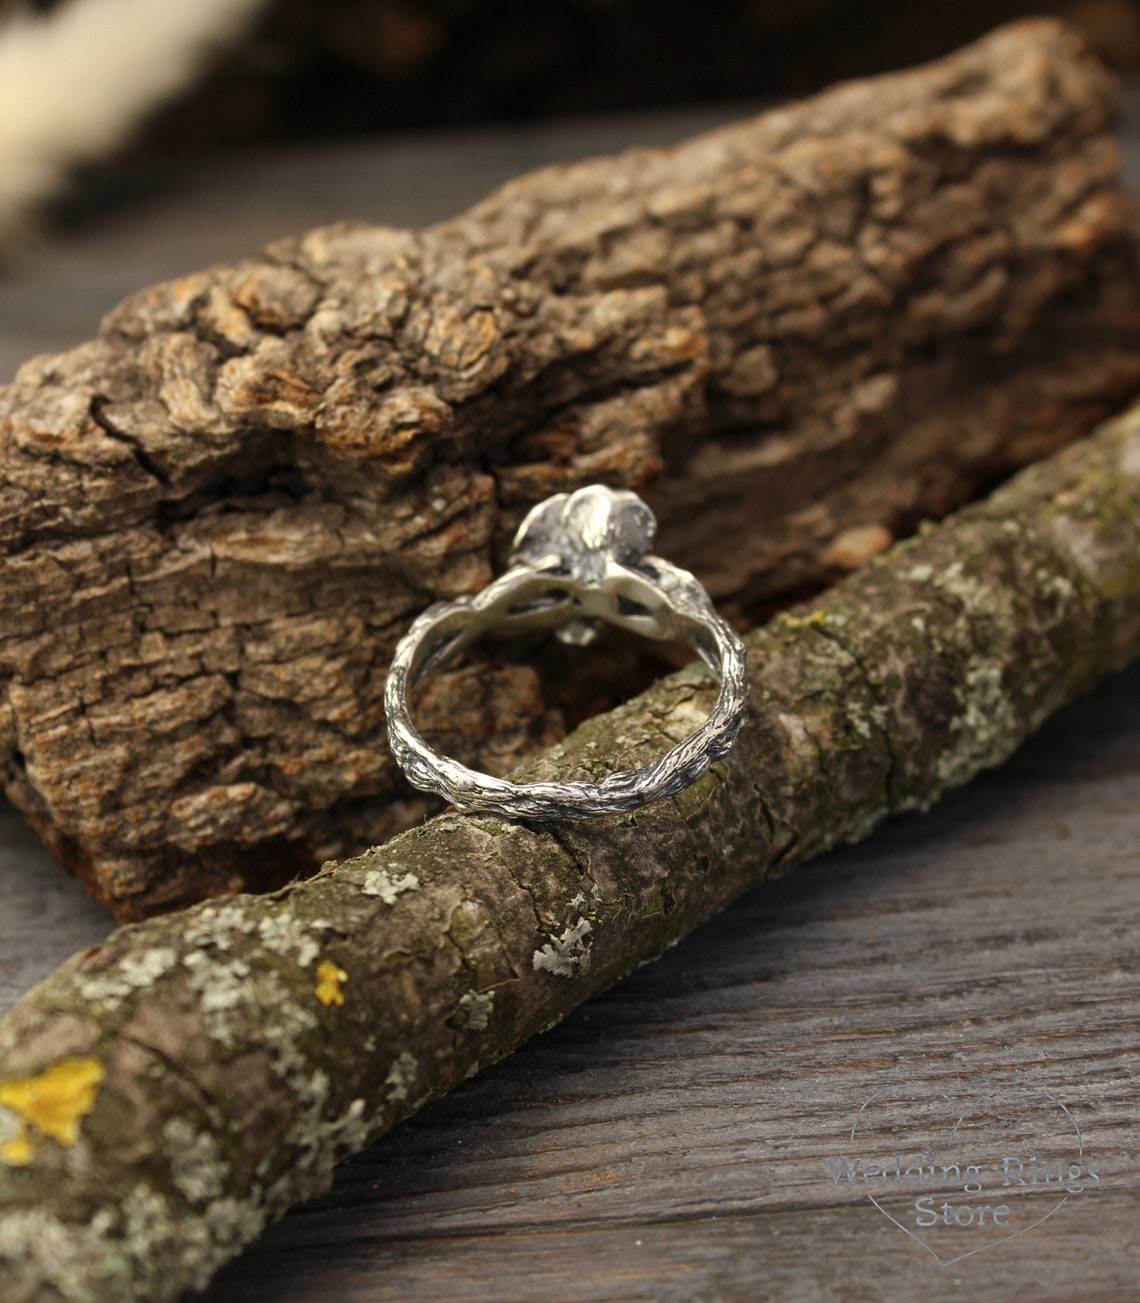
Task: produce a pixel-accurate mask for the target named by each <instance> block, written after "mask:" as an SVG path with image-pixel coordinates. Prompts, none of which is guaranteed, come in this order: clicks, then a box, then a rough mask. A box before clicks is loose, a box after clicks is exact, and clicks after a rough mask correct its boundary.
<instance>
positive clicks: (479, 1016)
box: [459, 991, 495, 1032]
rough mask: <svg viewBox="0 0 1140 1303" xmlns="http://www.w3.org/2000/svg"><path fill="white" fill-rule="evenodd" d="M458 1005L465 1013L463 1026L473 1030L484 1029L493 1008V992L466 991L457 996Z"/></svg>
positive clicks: (479, 1030)
mask: <svg viewBox="0 0 1140 1303" xmlns="http://www.w3.org/2000/svg"><path fill="white" fill-rule="evenodd" d="M459 1007H460V1008H461V1009H462V1010H463V1012H464V1014H465V1015H466V1018H465V1022H464V1026H465V1027H467V1028H468V1029H469V1030H470V1031H473V1032H481V1031H484V1030H485V1029H486V1026H487V1022H488V1019H489V1018H490V1017H491V1013H492V1011H493V1010H494V1008H495V993H494V991H466V992H464V994H463V995H461V996H460V997H459Z"/></svg>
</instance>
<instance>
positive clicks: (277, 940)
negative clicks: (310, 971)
mask: <svg viewBox="0 0 1140 1303" xmlns="http://www.w3.org/2000/svg"><path fill="white" fill-rule="evenodd" d="M317 926H319V924H306V923H303V922H302V921H301V920H300V919H299V918H298V917H297V916H296V914H293V913H292V912H291V911H289V910H281V911H279V912H278V913H275V914H269V915H267V916H266V917H265V918H263V919H262V920H261V922H260V923H259V924H258V925H257V935H258V936H259V937H260V938H261V941H262V944H263V945H264V946H265V948H266V949H267V950H271V951H273V953H274V954H275V955H281V956H283V957H290V956H291V957H292V958H293V959H295V960H296V962H297V963H298V964H300V966H301V967H302V968H308V966H309V965H310V964H311V963H312V962H313V960H314V959H316V957H317V955H318V954H320V950H321V943H320V942H319V941H318V940H317V939H316V938H315V937H313V936H310V935H309V931H310V929H311V928H314V927H317Z"/></svg>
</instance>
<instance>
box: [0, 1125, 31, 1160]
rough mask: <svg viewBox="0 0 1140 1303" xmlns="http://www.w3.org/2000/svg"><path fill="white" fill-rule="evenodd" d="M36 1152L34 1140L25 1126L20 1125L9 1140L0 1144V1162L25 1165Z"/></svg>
mask: <svg viewBox="0 0 1140 1303" xmlns="http://www.w3.org/2000/svg"><path fill="white" fill-rule="evenodd" d="M35 1152H36V1142H35V1141H34V1140H33V1139H32V1137H31V1133H30V1132H29V1131H28V1128H27V1127H22V1128H21V1129H20V1131H18V1132H17V1134H16V1135H14V1136H13V1137H12V1139H11V1140H5V1141H4V1143H3V1144H2V1145H0V1163H7V1165H8V1166H9V1167H27V1165H28V1164H29V1163H30V1162H31V1161H32V1156H33V1155H34V1154H35Z"/></svg>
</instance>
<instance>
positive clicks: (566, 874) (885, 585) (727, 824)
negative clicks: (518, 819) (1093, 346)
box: [0, 408, 1140, 1303]
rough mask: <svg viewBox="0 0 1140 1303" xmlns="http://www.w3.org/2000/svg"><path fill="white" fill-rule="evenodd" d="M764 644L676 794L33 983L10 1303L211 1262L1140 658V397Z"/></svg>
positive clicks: (578, 756)
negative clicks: (337, 1171)
mask: <svg viewBox="0 0 1140 1303" xmlns="http://www.w3.org/2000/svg"><path fill="white" fill-rule="evenodd" d="M749 645H750V666H751V676H752V678H751V699H750V708H749V716H748V722H747V724H746V727H745V730H744V732H743V733H742V734H741V736H740V739H739V741H738V743H737V745H736V747H735V749H734V750H733V751H732V752H731V753H730V755H729V756H728V757H727V759H726V760H725V761H723V762H720V763H718V764H717V765H716V766H715V769H714V770H713V771H711V772H710V773H709V774H707V775H706V776H705V777H704V778H703V779H701V780H700V781H699V782H698V783H697V784H696V785H695V786H694V787H692V788H691V789H690V790H689V791H687V792H685V793H683V794H681V795H680V796H678V797H676V798H673V799H671V800H667V801H663V802H659V803H657V804H656V805H653V806H650V807H648V808H647V809H645V810H643V811H640V812H638V813H637V814H635V815H625V816H615V817H609V818H604V819H598V820H596V821H587V822H585V823H582V824H562V825H534V826H527V825H524V824H521V823H510V824H507V823H500V822H497V821H495V820H491V819H487V818H479V817H477V816H467V817H464V816H460V815H458V814H443V815H440V816H438V817H437V818H435V819H434V820H432V821H431V822H429V823H427V824H426V825H424V826H422V827H419V828H416V829H414V830H412V831H409V832H406V833H403V834H401V835H399V836H397V837H396V838H395V839H393V840H392V841H390V842H388V843H387V844H386V845H384V846H381V847H377V848H375V849H373V850H371V851H369V852H367V853H366V854H365V855H363V856H360V857H359V858H355V859H350V860H347V861H345V862H344V863H341V864H330V865H327V866H325V868H324V869H323V870H322V871H321V872H320V873H319V874H318V875H317V876H316V877H314V878H311V879H309V880H307V881H304V882H300V883H297V884H293V885H291V886H289V887H287V888H285V889H283V890H281V891H278V892H276V893H273V894H269V895H262V896H254V895H241V896H237V897H235V898H233V899H232V900H229V901H227V902H206V903H204V904H200V905H197V906H195V907H193V908H191V909H190V910H188V911H186V912H184V913H182V914H178V915H172V916H169V917H166V918H159V919H152V920H150V921H148V922H145V923H140V924H136V925H133V926H131V927H127V928H123V929H121V930H120V931H119V932H117V933H116V934H115V935H114V936H113V937H112V938H111V939H110V940H109V941H108V943H107V944H106V945H105V946H103V947H100V948H97V949H95V950H93V951H89V952H87V953H85V954H82V955H79V956H76V957H75V958H74V959H72V960H70V961H69V962H68V963H67V964H66V965H65V966H64V967H63V968H62V969H61V970H60V971H59V972H58V973H57V974H56V975H55V976H54V977H52V978H50V979H49V980H48V981H47V982H45V983H43V984H42V985H40V986H39V987H37V988H36V989H35V990H34V991H32V992H31V993H30V994H29V995H28V996H26V997H25V999H24V1000H23V1001H22V1002H21V1003H20V1004H19V1005H18V1006H17V1007H16V1008H15V1009H14V1010H13V1011H12V1012H11V1013H10V1015H9V1016H8V1017H7V1018H6V1019H5V1021H4V1022H3V1023H2V1024H0V1060H2V1062H3V1064H4V1067H3V1077H2V1078H0V1106H2V1107H0V1125H2V1126H3V1128H4V1134H3V1136H2V1137H0V1295H2V1296H3V1298H4V1299H5V1300H6V1303H31V1300H36V1303H43V1301H44V1300H53V1299H54V1300H59V1299H68V1300H76V1301H82V1303H91V1301H92V1300H96V1301H97V1300H104V1299H105V1300H108V1303H110V1301H112V1300H113V1301H114V1303H122V1301H123V1300H127V1299H140V1300H142V1299H145V1300H148V1303H154V1301H155V1300H163V1299H172V1298H174V1297H176V1296H177V1295H178V1293H179V1292H180V1291H181V1290H182V1289H183V1288H184V1287H186V1286H194V1285H201V1284H203V1283H204V1282H205V1281H206V1280H207V1279H208V1277H209V1276H210V1274H211V1272H212V1271H213V1270H215V1269H216V1267H217V1266H218V1265H219V1264H220V1263H221V1262H223V1261H225V1260H226V1259H227V1258H228V1257H230V1256H232V1254H234V1253H235V1252H236V1251H237V1250H238V1249H239V1247H240V1246H241V1245H242V1244H243V1243H245V1242H246V1241H248V1240H249V1239H250V1238H252V1237H253V1236H255V1235H256V1234H257V1233H258V1231H259V1229H260V1228H261V1227H262V1226H263V1224H264V1223H265V1221H266V1219H267V1218H270V1217H273V1216H276V1215H278V1214H279V1213H281V1212H282V1211H284V1209H285V1208H287V1207H288V1206H289V1204H291V1203H292V1202H294V1201H295V1200H298V1199H302V1198H305V1197H306V1196H308V1195H311V1194H313V1193H314V1192H316V1191H319V1190H321V1189H323V1188H325V1187H326V1186H327V1184H328V1182H329V1180H330V1175H331V1170H332V1166H333V1164H334V1162H335V1161H336V1160H337V1158H338V1156H340V1155H343V1154H345V1153H347V1152H349V1151H352V1150H356V1149H359V1148H361V1147H362V1146H363V1145H365V1144H367V1143H368V1141H369V1140H370V1139H372V1138H374V1137H376V1136H378V1135H379V1134H380V1133H381V1132H383V1131H384V1130H386V1129H387V1128H388V1127H390V1126H391V1125H392V1124H393V1123H395V1122H396V1121H398V1120H399V1119H401V1118H403V1117H405V1116H407V1115H408V1114H409V1113H410V1112H411V1111H412V1110H414V1109H416V1108H418V1107H419V1106H420V1105H422V1104H423V1103H424V1102H425V1101H427V1100H429V1099H431V1098H433V1097H434V1096H436V1095H438V1094H440V1093H441V1092H443V1091H445V1090H448V1089H449V1088H451V1087H453V1086H455V1085H456V1084H458V1083H459V1082H461V1081H462V1080H463V1079H464V1078H465V1077H467V1076H469V1075H470V1074H471V1073H473V1072H475V1071H477V1070H478V1068H479V1066H480V1064H486V1063H489V1062H492V1061H494V1060H495V1059H497V1058H499V1057H500V1056H501V1055H503V1054H505V1053H507V1052H508V1051H509V1050H511V1049H512V1048H513V1047H515V1046H517V1045H518V1044H519V1043H520V1042H521V1041H523V1040H524V1039H525V1038H526V1037H528V1036H530V1035H532V1034H533V1033H535V1032H537V1031H539V1030H540V1029H542V1028H544V1027H547V1026H549V1025H550V1024H551V1023H553V1022H555V1021H557V1020H558V1019H559V1018H561V1017H562V1016H563V1015H564V1014H565V1013H566V1012H567V1011H568V1010H569V1009H570V1008H572V1007H573V1006H574V1005H575V1004H576V1003H578V1002H579V1001H581V1000H583V999H585V998H586V997H587V996H589V995H591V994H593V993H594V992H596V991H598V990H600V989H602V988H603V987H605V986H607V985H609V984H610V983H611V982H613V981H614V980H615V979H616V978H618V977H619V976H621V975H622V974H624V973H626V972H628V971H629V970H630V969H631V968H633V967H634V966H635V965H637V964H639V963H642V962H644V961H645V960H647V959H650V958H652V957H654V956H656V955H657V954H659V953H660V952H661V951H662V949H663V948H664V947H665V946H667V945H669V944H670V943H671V942H672V941H674V940H676V939H677V938H678V937H680V936H681V935H683V934H684V933H685V932H686V931H688V930H689V929H690V928H692V927H693V926H694V925H695V924H696V923H697V922H698V921H700V920H702V919H704V918H707V917H708V916H709V915H710V914H711V913H713V912H714V911H715V910H717V909H718V908H720V907H722V906H723V905H724V904H726V903H727V902H728V901H730V900H731V899H732V898H733V897H735V896H736V895H738V894H739V893H740V892H742V891H744V890H746V889H747V888H748V887H750V886H752V885H754V884H755V883H757V882H759V881H761V880H762V879H764V878H766V877H769V876H771V875H773V874H776V873H778V872H782V871H784V870H786V869H788V868H789V867H790V866H792V865H793V864H796V863H799V862H801V861H803V860H804V859H807V858H808V857H809V856H812V855H815V854H818V853H819V852H820V851H822V850H825V849H826V848H828V847H830V846H833V845H835V844H836V843H837V842H840V841H843V840H852V839H855V838H859V837H862V836H864V835H865V834H866V833H867V832H868V831H869V830H870V829H871V828H873V827H874V826H875V825H876V824H877V823H878V822H879V821H880V820H882V819H883V818H884V817H885V816H886V815H888V814H890V813H892V812H895V811H899V810H904V809H907V808H911V807H915V806H919V807H922V806H926V805H928V804H929V803H930V802H932V801H933V800H935V798H936V797H937V796H938V795H939V793H941V792H943V791H944V790H946V789H947V788H949V787H952V786H954V785H956V784H959V783H962V782H964V781H965V780H967V779H968V778H969V777H970V776H971V775H972V774H974V773H976V772H977V771H978V770H979V769H980V768H982V767H984V766H988V765H992V764H995V763H997V762H998V761H1000V760H1001V759H1003V758H1004V757H1005V756H1006V755H1008V754H1009V752H1010V751H1011V750H1012V749H1013V748H1014V747H1015V746H1016V745H1017V744H1018V743H1019V742H1020V741H1021V740H1022V739H1023V738H1025V737H1026V735H1027V734H1028V733H1030V732H1031V731H1032V730H1033V729H1034V728H1036V727H1037V726H1038V725H1039V724H1040V723H1041V722H1042V721H1043V720H1044V719H1045V717H1046V716H1047V715H1048V714H1049V713H1050V712H1051V711H1053V710H1054V709H1056V708H1057V707H1058V706H1060V705H1061V704H1062V703H1063V702H1065V701H1066V700H1068V699H1069V698H1070V697H1072V696H1073V694H1074V693H1077V692H1079V691H1081V690H1082V689H1085V688H1087V687H1089V686H1091V685H1092V683H1093V682H1094V681H1095V680H1096V679H1097V678H1098V677H1099V676H1101V675H1102V674H1104V673H1105V672H1107V671H1109V670H1111V669H1113V668H1117V667H1120V666H1122V665H1124V664H1125V663H1126V662H1127V661H1128V660H1130V659H1131V658H1133V657H1135V656H1136V655H1137V654H1140V408H1137V409H1134V410H1133V411H1132V412H1131V413H1130V414H1129V415H1128V416H1126V417H1125V418H1121V419H1120V420H1118V421H1117V422H1116V423H1115V424H1114V425H1112V426H1109V427H1107V428H1106V429H1105V430H1104V431H1102V432H1101V433H1100V434H1098V436H1097V437H1096V438H1095V439H1094V440H1090V441H1088V442H1087V443H1084V444H1078V445H1076V446H1074V447H1071V448H1068V449H1066V450H1064V451H1063V452H1061V453H1059V454H1058V455H1057V456H1056V457H1055V458H1054V459H1052V460H1051V461H1050V462H1046V463H1041V464H1039V465H1038V466H1035V467H1032V468H1030V469H1029V470H1027V471H1024V472H1022V473H1021V475H1020V476H1018V477H1017V478H1016V479H1015V480H1014V481H1013V482H1012V483H1011V484H1009V485H1008V486H1006V487H1005V488H1004V489H1002V490H1000V491H999V492H998V493H997V494H996V495H995V496H994V497H993V498H992V499H991V500H990V501H988V502H986V503H984V504H980V505H977V506H973V507H970V508H967V509H966V510H965V511H963V512H962V513H961V515H960V516H959V517H957V518H955V519H953V520H952V521H951V522H950V523H949V524H947V525H944V526H942V527H933V528H932V530H931V531H928V532H925V533H923V534H921V535H920V536H918V537H915V538H913V539H910V540H907V541H905V542H903V543H900V544H898V545H896V547H895V548H893V549H892V550H891V551H890V552H889V553H888V554H886V555H885V556H882V557H879V558H876V559H875V560H874V561H872V562H871V563H869V564H868V565H867V566H866V567H864V568H863V569H861V570H860V571H858V572H857V573H856V574H854V575H852V576H851V577H850V578H849V579H847V580H846V581H844V582H843V583H841V584H840V585H838V586H837V587H836V588H835V589H833V590H832V591H831V592H830V593H828V594H827V595H826V596H825V597H824V598H823V599H822V600H821V601H820V604H819V606H818V607H817V608H816V609H814V610H813V609H811V607H810V606H803V607H800V608H799V610H798V611H797V612H796V613H795V614H791V615H789V614H784V615H781V616H778V617H777V618H776V619H775V620H774V621H773V622H772V623H771V624H770V625H769V626H768V627H766V628H764V629H762V630H759V631H756V632H754V633H753V634H752V635H750V638H749ZM715 692H716V687H715V683H713V682H712V681H711V676H710V675H709V674H708V672H707V671H706V670H704V669H703V667H698V666H696V665H694V666H690V667H687V668H685V669H683V670H680V671H678V672H677V673H676V674H674V675H673V676H671V677H670V678H668V679H666V680H663V681H662V682H661V683H660V684H658V685H657V686H655V687H654V688H653V689H651V690H650V691H649V692H647V693H646V694H644V695H643V696H641V697H639V698H637V699H636V700H634V701H632V702H631V703H628V704H627V705H625V706H622V707H620V708H618V709H617V710H614V711H613V712H611V713H609V714H607V715H604V716H598V717H596V718H594V719H591V720H588V721H587V722H586V723H585V724H583V725H582V726H581V727H580V728H579V729H578V730H577V731H576V732H575V733H574V734H572V735H571V736H570V737H569V738H568V739H567V740H566V741H565V743H563V744H560V745H559V746H557V747H555V748H554V749H553V750H551V751H550V752H548V753H547V754H546V755H545V756H543V757H541V758H540V759H538V760H536V761H534V762H532V763H531V764H530V765H529V766H526V767H524V769H523V771H521V772H520V774H519V777H520V778H521V777H524V776H525V777H532V778H533V777H542V778H558V779H571V778H582V777H587V776H589V777H594V778H598V777H601V776H603V775H604V774H605V773H607V772H610V771H612V770H614V769H619V768H620V769H625V768H630V767H634V766H637V765H640V764H644V763H645V762H646V761H647V760H648V759H649V758H650V757H651V756H652V755H653V754H655V753H660V752H661V751H662V750H664V749H665V748H666V747H667V746H668V745H670V744H671V743H672V742H673V741H674V740H675V739H676V738H678V737H679V736H680V735H682V734H684V733H686V732H688V731H690V729H691V728H692V727H693V725H694V723H695V721H697V720H698V719H699V718H702V717H703V716H704V715H705V714H706V713H707V711H708V709H709V708H710V706H711V704H712V701H713V699H714V697H715ZM5 1107H6V1111H4V1108H5Z"/></svg>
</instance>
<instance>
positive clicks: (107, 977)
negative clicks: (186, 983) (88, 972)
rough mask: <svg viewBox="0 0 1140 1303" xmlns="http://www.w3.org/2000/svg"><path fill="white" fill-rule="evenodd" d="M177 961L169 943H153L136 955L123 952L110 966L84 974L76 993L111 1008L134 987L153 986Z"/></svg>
mask: <svg viewBox="0 0 1140 1303" xmlns="http://www.w3.org/2000/svg"><path fill="white" fill-rule="evenodd" d="M177 962H178V955H177V952H176V951H174V950H172V949H171V948H170V947H169V946H155V947H154V949H153V950H144V951H143V952H142V953H141V954H138V955H126V956H124V957H123V958H122V959H121V960H120V961H119V962H118V964H117V965H116V966H115V967H114V968H113V969H110V970H109V971H107V972H105V973H98V974H97V975H96V976H94V977H88V978H84V979H83V980H82V981H81V982H80V984H79V994H80V995H81V996H82V997H83V998H84V999H85V1000H91V1001H94V1002H96V1003H99V1004H102V1005H103V1006H104V1007H105V1008H107V1009H108V1010H110V1009H114V1008H116V1007H117V1006H118V1005H120V1004H121V1003H122V1002H123V1001H124V1000H125V999H126V998H127V997H128V996H130V995H133V994H134V992H135V991H139V990H143V989H144V988H146V987H148V986H153V985H154V984H155V982H157V981H158V979H159V978H160V977H162V976H163V974H164V973H168V972H169V971H170V970H171V969H172V968H173V967H174V965H175V964H176V963H177Z"/></svg>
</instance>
